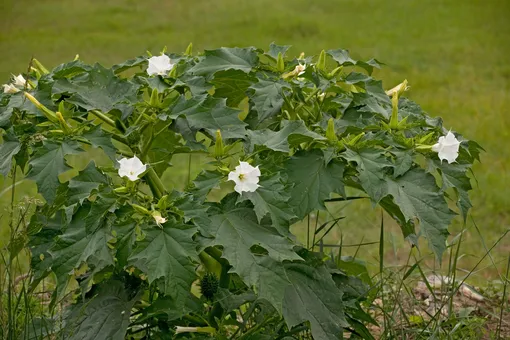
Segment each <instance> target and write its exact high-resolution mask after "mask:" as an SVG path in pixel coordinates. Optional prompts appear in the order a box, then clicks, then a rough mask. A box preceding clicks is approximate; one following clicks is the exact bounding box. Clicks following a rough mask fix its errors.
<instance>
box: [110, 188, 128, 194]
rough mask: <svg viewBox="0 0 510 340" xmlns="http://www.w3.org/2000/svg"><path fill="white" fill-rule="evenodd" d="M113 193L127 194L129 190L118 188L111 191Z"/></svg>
mask: <svg viewBox="0 0 510 340" xmlns="http://www.w3.org/2000/svg"><path fill="white" fill-rule="evenodd" d="M113 192H114V193H116V194H127V193H128V192H129V188H126V187H119V188H115V189H113Z"/></svg>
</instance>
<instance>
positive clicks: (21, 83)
mask: <svg viewBox="0 0 510 340" xmlns="http://www.w3.org/2000/svg"><path fill="white" fill-rule="evenodd" d="M12 80H14V85H16V86H19V87H25V84H26V82H27V81H26V80H25V78H24V77H23V76H22V75H21V74H18V75H17V76H14V75H13V76H12Z"/></svg>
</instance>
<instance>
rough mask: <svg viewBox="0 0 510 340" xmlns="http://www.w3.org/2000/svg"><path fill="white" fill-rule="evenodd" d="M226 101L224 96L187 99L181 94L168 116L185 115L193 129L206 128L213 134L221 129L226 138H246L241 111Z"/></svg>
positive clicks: (173, 117)
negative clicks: (240, 117)
mask: <svg viewBox="0 0 510 340" xmlns="http://www.w3.org/2000/svg"><path fill="white" fill-rule="evenodd" d="M225 102H226V99H223V98H222V99H218V98H213V97H195V98H192V99H189V100H186V99H185V97H184V96H181V97H180V98H179V100H178V101H177V103H176V104H175V105H174V106H173V107H172V109H171V110H170V112H171V114H169V115H168V117H170V118H172V119H175V118H177V117H179V116H184V117H186V120H187V122H188V124H189V126H190V127H191V128H192V129H197V130H205V131H206V132H208V133H209V134H210V135H211V136H215V135H216V130H220V131H221V135H222V136H223V138H225V139H228V138H244V137H245V135H246V130H245V126H246V124H245V123H243V122H242V121H241V120H240V119H239V114H240V113H241V111H239V110H236V109H233V108H230V107H228V106H226V104H225Z"/></svg>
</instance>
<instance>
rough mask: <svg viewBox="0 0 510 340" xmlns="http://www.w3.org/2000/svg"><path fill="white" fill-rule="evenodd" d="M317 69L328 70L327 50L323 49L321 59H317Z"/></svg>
mask: <svg viewBox="0 0 510 340" xmlns="http://www.w3.org/2000/svg"><path fill="white" fill-rule="evenodd" d="M316 66H317V69H319V70H321V71H326V51H324V50H322V51H321V54H320V55H319V61H317V65H316Z"/></svg>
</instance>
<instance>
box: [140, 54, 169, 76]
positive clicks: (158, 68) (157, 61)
mask: <svg viewBox="0 0 510 340" xmlns="http://www.w3.org/2000/svg"><path fill="white" fill-rule="evenodd" d="M173 67H174V64H172V62H171V61H170V58H169V57H168V56H167V55H165V54H163V55H161V56H157V57H151V58H149V66H148V67H147V73H148V74H149V76H152V75H162V76H164V75H167V74H168V72H169V71H170V70H171V69H172V68H173Z"/></svg>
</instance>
